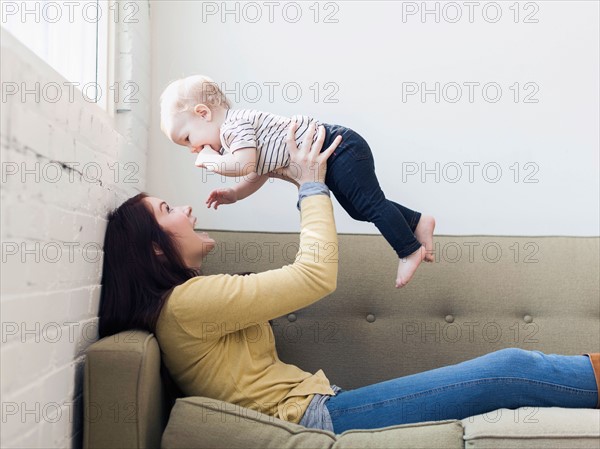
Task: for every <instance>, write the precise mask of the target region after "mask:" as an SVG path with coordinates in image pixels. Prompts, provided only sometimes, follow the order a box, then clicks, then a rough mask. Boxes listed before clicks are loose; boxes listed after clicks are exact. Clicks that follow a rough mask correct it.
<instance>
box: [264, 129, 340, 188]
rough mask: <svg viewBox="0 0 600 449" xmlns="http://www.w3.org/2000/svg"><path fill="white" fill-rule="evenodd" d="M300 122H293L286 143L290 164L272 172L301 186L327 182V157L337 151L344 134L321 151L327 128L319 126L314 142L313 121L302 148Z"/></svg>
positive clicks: (273, 175) (277, 176) (275, 175)
mask: <svg viewBox="0 0 600 449" xmlns="http://www.w3.org/2000/svg"><path fill="white" fill-rule="evenodd" d="M297 126H298V124H297V123H296V122H292V123H291V124H290V127H289V128H288V134H287V139H286V145H287V148H288V151H289V153H290V164H289V165H288V166H287V167H285V168H283V169H280V170H277V171H276V172H273V173H272V174H271V176H272V177H275V178H281V179H285V180H286V181H290V182H292V183H294V184H296V185H297V186H298V187H300V186H301V185H302V184H304V183H305V182H325V173H326V171H327V159H328V158H329V156H330V155H331V153H333V152H334V151H335V149H336V148H337V147H338V145H339V144H340V142H341V141H342V136H337V137H336V138H335V140H334V141H333V142H332V144H331V145H330V146H329V147H328V148H327V149H326V150H325V151H323V152H322V153H321V148H323V141H324V140H325V128H324V127H323V125H321V126H319V133H318V134H317V140H315V142H314V143H312V141H313V137H314V135H315V128H316V126H315V124H314V123H312V124H311V125H310V126H309V128H308V130H307V132H306V136H305V138H304V140H303V141H302V143H301V144H300V148H298V146H297V145H296V139H295V136H296V129H297Z"/></svg>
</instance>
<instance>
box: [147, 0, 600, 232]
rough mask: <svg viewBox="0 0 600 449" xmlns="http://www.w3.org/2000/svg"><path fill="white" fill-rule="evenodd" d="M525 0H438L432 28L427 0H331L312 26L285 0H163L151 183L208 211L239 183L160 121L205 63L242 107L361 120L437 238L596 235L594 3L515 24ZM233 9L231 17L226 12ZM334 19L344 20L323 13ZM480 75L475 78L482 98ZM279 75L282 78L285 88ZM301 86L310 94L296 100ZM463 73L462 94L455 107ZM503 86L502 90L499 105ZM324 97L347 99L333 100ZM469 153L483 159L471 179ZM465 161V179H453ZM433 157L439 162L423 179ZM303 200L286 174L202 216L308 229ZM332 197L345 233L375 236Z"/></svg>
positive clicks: (206, 222)
mask: <svg viewBox="0 0 600 449" xmlns="http://www.w3.org/2000/svg"><path fill="white" fill-rule="evenodd" d="M513 3H514V2H499V3H494V2H476V5H474V6H472V8H473V9H472V10H470V9H469V6H468V4H465V2H454V3H451V4H449V3H445V2H427V4H426V7H427V8H428V9H429V10H432V11H435V9H436V8H438V11H439V23H436V17H435V14H427V15H425V16H424V17H422V16H421V13H422V9H423V5H424V4H423V3H422V2H365V1H363V2H329V3H320V4H319V5H318V10H319V12H320V15H319V17H318V20H317V23H315V8H314V6H311V5H313V4H314V2H298V3H294V2H274V3H273V6H272V7H271V8H272V10H271V12H272V20H270V18H269V13H270V10H269V6H268V5H267V4H266V2H250V3H240V2H227V4H224V3H223V2H199V1H169V2H162V1H153V2H151V7H152V10H153V21H152V106H153V110H152V121H151V135H150V152H149V161H148V190H149V191H150V193H152V194H154V195H156V196H161V197H164V198H166V199H167V200H168V201H169V202H171V203H173V204H178V203H189V204H191V205H192V206H194V208H195V209H196V212H197V211H198V209H202V208H203V207H204V205H203V204H204V200H205V198H206V197H207V195H208V193H209V192H210V190H212V189H213V188H215V187H217V186H219V185H221V184H222V183H223V182H231V180H224V179H221V178H220V177H219V176H218V175H204V176H203V172H202V170H201V169H197V168H195V167H194V166H193V160H194V159H193V157H192V156H191V155H190V154H188V153H187V150H186V149H185V148H183V147H178V146H176V145H174V144H172V143H171V142H169V141H168V140H167V139H166V137H164V136H163V135H162V134H161V132H160V129H159V111H158V107H157V105H158V97H159V95H160V92H161V90H162V89H163V88H164V87H165V86H166V84H167V83H168V82H169V81H171V80H173V79H175V78H179V77H182V76H187V75H190V74H194V73H204V74H208V75H210V76H211V77H213V78H214V79H215V80H216V81H217V82H219V83H222V84H224V85H225V86H226V87H227V88H228V89H229V90H232V91H237V94H238V97H239V98H237V99H236V98H235V95H233V94H232V95H229V97H230V99H231V100H233V101H234V103H236V106H238V107H255V108H258V109H265V110H270V111H273V112H276V113H279V114H295V113H304V114H309V115H313V116H315V117H317V118H319V119H321V120H322V121H326V122H331V123H339V124H343V125H346V126H349V127H352V128H354V129H355V130H357V131H358V132H359V133H360V134H362V135H363V136H364V137H365V138H366V139H367V140H368V142H369V143H370V145H371V148H372V150H373V153H374V155H375V162H376V168H377V173H378V176H379V180H380V183H381V185H382V187H383V188H384V191H385V192H386V193H387V195H388V197H389V198H391V199H395V200H396V201H398V202H400V203H402V204H404V205H406V206H408V207H411V208H414V209H417V210H420V211H423V212H426V213H431V214H433V215H434V216H435V217H436V218H437V223H438V226H437V232H438V233H440V234H505V235H556V234H558V235H598V232H599V231H598V230H599V216H598V215H599V209H598V208H599V193H598V192H599V184H598V139H599V132H598V123H599V108H598V96H599V93H598V79H599V73H598V54H599V48H598V42H599V39H598V37H599V36H598V3H597V2H586V1H582V2H554V1H542V2H521V3H520V4H519V8H518V11H519V16H518V18H517V23H515V10H514V9H510V7H511V5H513ZM224 5H225V6H224ZM311 7H312V8H313V9H311ZM457 7H458V9H457ZM224 8H227V9H228V10H230V11H233V12H232V13H229V14H227V15H225V16H224V17H223V16H222V15H221V14H222V12H223V11H224ZM236 8H237V11H238V12H237V13H236V12H235V11H236ZM415 8H416V9H417V10H416V11H415ZM459 10H460V13H461V14H462V17H461V18H460V19H459V20H457V21H455V19H454V18H455V17H456V13H457V12H458V11H459ZM498 11H499V12H500V13H501V17H500V18H499V20H497V21H496V20H495V18H496V14H497V12H498ZM298 12H299V13H301V16H300V18H299V20H298V21H297V22H295V23H293V21H294V20H295V17H297V13H298ZM413 13H414V14H413ZM470 13H472V16H471V18H470V17H469V16H470ZM258 14H261V16H260V18H258ZM328 15H329V19H330V20H331V19H333V20H337V23H325V16H328ZM452 21H455V23H452ZM535 21H537V22H535ZM253 22H255V23H253ZM532 22H533V23H532ZM469 82H473V83H479V86H478V87H475V88H474V96H473V101H472V102H471V101H469V91H468V85H465V84H464V83H469ZM236 83H239V88H238V89H236V87H235V86H236ZM253 83H257V84H258V85H259V86H261V87H262V93H259V94H258V95H257V91H256V89H255V88H254V87H253V86H255V85H256V84H253ZM269 83H280V84H279V86H275V87H274V90H273V92H274V95H273V98H269V90H268V86H269V85H270V84H269ZM286 83H292V84H289V85H288V88H289V90H288V91H287V95H288V96H287V97H285V96H284V95H283V93H282V88H283V87H284V86H285V85H286ZM293 83H297V84H296V85H298V86H300V87H301V89H302V93H301V95H300V96H299V98H298V99H297V101H295V100H296V98H295V91H294V89H293V86H294V84H293ZM315 83H319V85H320V88H319V89H318V91H319V93H320V94H321V95H320V98H319V99H318V100H317V101H315V98H314V93H315V88H314V87H313V90H311V86H314V84H315ZM326 83H333V84H331V85H327V86H326ZM405 83H416V85H417V86H420V85H421V83H425V86H426V87H427V88H429V89H433V88H434V87H435V83H440V88H439V91H440V94H441V97H440V99H439V102H436V101H435V99H434V95H433V94H431V95H427V96H426V97H425V101H422V100H421V99H420V96H419V95H407V97H406V99H405V101H403V91H404V93H406V92H408V89H409V88H410V86H412V85H413V84H405ZM453 83H458V85H459V86H461V87H462V90H463V95H462V98H461V99H460V100H459V101H457V102H452V99H453V98H454V97H455V94H456V90H455V89H454V88H453V85H454V84H453ZM487 83H492V84H490V86H491V87H489V90H488V91H487V94H488V97H487V98H488V100H486V99H485V98H484V95H483V94H482V86H483V85H485V84H487ZM493 83H497V85H498V86H499V87H500V88H501V90H502V92H501V97H500V99H499V100H498V101H497V102H492V101H491V100H492V99H493V98H494V97H495V90H494V88H493V86H494V84H493ZM515 83H519V88H518V92H519V94H520V95H519V98H518V100H517V102H515V98H514V94H515V91H516V90H517V89H516V88H515V87H514V86H515ZM526 83H532V84H529V85H526ZM511 86H512V90H511ZM334 89H335V91H334ZM327 94H333V96H332V97H330V98H331V99H334V100H337V102H335V103H333V102H325V101H324V98H323V97H324V96H325V95H327ZM527 95H530V96H529V97H528V98H527V99H528V102H526V101H525V98H526V96H527ZM257 98H258V101H254V100H256V99H257ZM271 100H272V101H271ZM290 100H294V101H290ZM536 100H537V102H531V101H536ZM470 163H473V164H479V165H472V167H474V171H473V179H472V182H470V181H469V165H468V164H470ZM436 164H439V165H438V166H436ZM486 164H489V165H486ZM515 164H517V165H515ZM436 167H438V168H436ZM457 167H459V168H461V170H462V178H461V179H460V180H458V181H457V182H452V181H453V180H454V179H455V178H456V177H457V171H456V168H457ZM484 167H486V170H483V168H484ZM497 167H499V168H500V169H501V171H502V172H501V174H500V176H499V177H498V179H497V182H492V180H494V179H495V178H497V173H496V168H497ZM511 167H512V168H511ZM517 167H518V168H519V172H518V177H517V178H516V182H515V175H516V168H517ZM423 168H425V169H427V170H432V171H433V173H431V174H429V175H426V176H425V178H424V179H422V178H421V176H420V175H421V174H422V173H423V171H422V169H423ZM414 170H418V172H417V173H416V174H412V173H413V171H414ZM436 174H437V176H439V180H437V181H436V179H435V176H436ZM403 175H404V179H403ZM535 180H537V182H526V181H535ZM295 196H296V194H295V188H294V187H293V186H291V185H289V184H287V183H285V182H283V181H274V182H272V183H270V184H268V185H266V186H265V187H264V188H263V189H262V190H261V191H259V192H258V193H256V194H255V195H254V196H252V197H250V198H248V199H246V200H244V201H242V202H240V203H238V204H235V205H232V206H223V207H222V208H220V209H219V210H218V211H214V210H211V211H205V212H203V213H200V215H199V223H198V226H200V227H202V228H214V229H236V230H266V231H290V230H297V229H298V215H297V211H296V210H295V203H296V199H295ZM336 208H337V210H336V222H337V225H338V231H340V232H366V233H371V232H374V233H376V232H377V230H376V229H375V227H374V226H373V225H371V224H368V223H358V222H355V221H353V220H352V219H351V218H350V217H349V216H348V215H347V214H346V213H345V211H343V209H341V208H340V207H339V206H338V205H337V204H336Z"/></svg>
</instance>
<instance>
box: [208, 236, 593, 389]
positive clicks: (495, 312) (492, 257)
mask: <svg viewBox="0 0 600 449" xmlns="http://www.w3.org/2000/svg"><path fill="white" fill-rule="evenodd" d="M210 235H211V237H213V238H215V239H216V240H217V242H218V243H217V245H216V247H215V249H214V250H213V251H212V252H211V254H209V256H208V257H207V259H206V261H205V265H204V273H205V274H214V273H236V272H245V271H255V272H260V271H265V270H269V269H273V268H277V267H281V266H283V265H285V264H288V263H291V262H293V259H294V256H295V254H296V251H297V249H298V246H297V244H298V235H297V234H294V233H254V232H229V231H211V232H210ZM325 251H331V252H332V253H333V248H331V249H328V248H325ZM435 257H436V262H434V263H432V264H423V265H422V266H421V267H420V268H419V269H418V270H417V273H416V275H415V276H414V278H413V280H412V281H411V282H410V283H409V285H408V286H406V287H404V288H403V289H401V290H397V289H396V288H395V287H394V279H395V273H396V269H397V259H396V256H395V254H394V253H393V251H392V249H391V248H390V247H389V246H388V245H387V243H386V242H385V240H384V239H383V238H382V237H381V236H378V235H357V234H341V235H340V236H339V265H340V270H339V276H338V288H337V290H336V292H334V293H333V294H332V295H330V296H328V297H326V298H324V299H322V300H321V301H319V302H317V303H315V304H313V305H311V306H309V307H306V308H304V309H302V310H297V311H294V312H293V313H290V314H289V315H287V316H284V317H280V318H277V319H275V320H273V322H272V324H273V330H274V334H275V337H276V344H277V349H278V352H279V355H280V358H281V359H282V360H283V361H285V362H287V363H293V364H296V365H298V366H300V367H301V368H302V369H304V370H306V371H310V372H314V371H316V370H318V369H323V371H324V372H325V374H326V375H327V376H328V378H329V380H330V381H331V382H332V383H334V384H336V385H339V386H340V387H343V388H345V389H350V388H356V387H359V386H362V385H367V384H370V383H374V382H379V381H382V380H386V379H390V378H393V377H398V376H404V375H408V374H413V373H418V372H421V371H425V370H428V369H433V368H437V367H440V366H444V365H448V364H454V363H458V362H461V361H464V360H467V359H470V358H473V357H477V356H480V355H483V354H486V353H489V352H492V351H495V350H498V349H502V348H506V347H519V348H523V349H532V350H540V351H543V352H548V353H561V354H580V353H583V352H586V351H598V349H599V348H598V341H600V326H599V323H600V300H599V298H600V292H599V284H600V280H599V239H598V238H597V237H589V238H588V237H585V238H584V237H511V236H502V237H497V236H460V237H456V236H436V245H435Z"/></svg>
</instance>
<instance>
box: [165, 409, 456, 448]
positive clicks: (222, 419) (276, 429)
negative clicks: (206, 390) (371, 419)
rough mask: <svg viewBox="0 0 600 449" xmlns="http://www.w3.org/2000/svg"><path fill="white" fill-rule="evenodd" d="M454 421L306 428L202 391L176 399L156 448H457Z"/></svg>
mask: <svg viewBox="0 0 600 449" xmlns="http://www.w3.org/2000/svg"><path fill="white" fill-rule="evenodd" d="M462 436H463V428H462V425H461V423H460V421H456V420H453V421H439V422H431V423H419V424H408V425H404V426H391V427H385V428H381V429H376V430H348V431H346V432H344V433H342V434H341V435H335V434H333V433H332V432H328V431H325V430H319V429H309V428H306V427H303V426H300V425H298V424H293V423H290V422H287V421H283V420H280V419H277V418H274V417H272V416H269V415H265V414H262V413H260V412H257V411H254V410H250V409H247V408H244V407H239V406H236V405H233V404H229V403H227V402H223V401H219V400H216V399H209V398H204V397H188V398H182V399H178V400H177V402H176V403H175V406H174V407H173V410H172V412H171V418H170V419H169V424H168V425H167V428H166V430H165V432H164V434H163V439H162V448H163V449H176V448H192V447H198V448H211V449H212V448H232V449H235V448H240V449H251V448H332V449H346V448H364V447H369V448H382V449H383V448H386V449H388V448H424V447H427V448H450V449H452V448H457V449H459V448H460V449H462V448H463V439H462Z"/></svg>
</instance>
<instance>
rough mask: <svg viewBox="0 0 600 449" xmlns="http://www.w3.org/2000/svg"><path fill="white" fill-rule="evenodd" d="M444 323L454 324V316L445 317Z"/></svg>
mask: <svg viewBox="0 0 600 449" xmlns="http://www.w3.org/2000/svg"><path fill="white" fill-rule="evenodd" d="M445 320H446V323H454V315H446V318H445Z"/></svg>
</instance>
